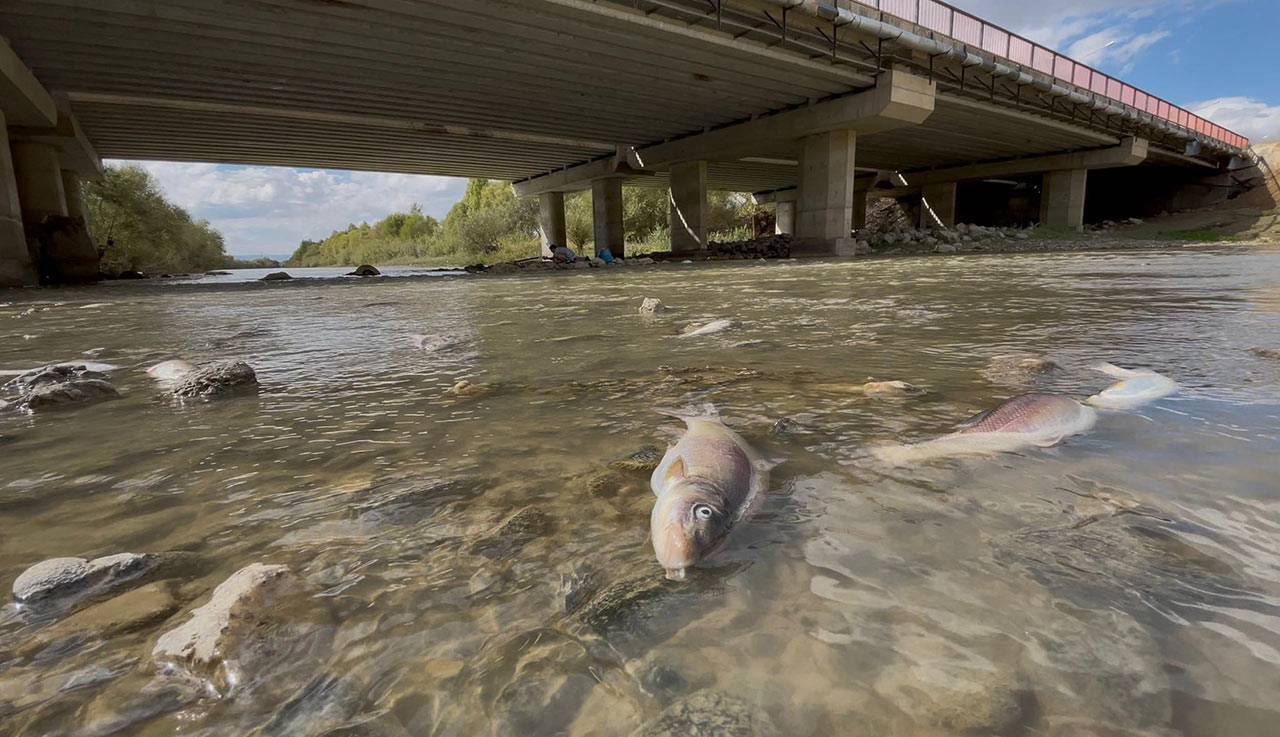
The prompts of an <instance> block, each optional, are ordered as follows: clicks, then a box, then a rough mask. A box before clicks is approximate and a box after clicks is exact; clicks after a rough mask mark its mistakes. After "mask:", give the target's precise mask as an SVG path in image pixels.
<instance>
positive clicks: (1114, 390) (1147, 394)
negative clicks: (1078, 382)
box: [1084, 363, 1178, 410]
mask: <svg viewBox="0 0 1280 737" xmlns="http://www.w3.org/2000/svg"><path fill="white" fill-rule="evenodd" d="M1093 370H1094V371H1101V372H1102V373H1104V374H1106V375H1108V376H1112V377H1115V378H1117V379H1120V381H1117V382H1116V383H1114V384H1112V385H1111V386H1109V387H1107V388H1106V389H1103V390H1102V391H1100V392H1098V393H1097V394H1094V395H1093V396H1092V397H1089V398H1088V399H1086V400H1084V401H1086V402H1088V403H1089V404H1091V405H1093V406H1094V407H1101V408H1102V409H1115V410H1127V409H1134V408H1137V407H1141V406H1142V405H1144V404H1150V403H1151V402H1154V401H1156V400H1157V399H1161V398H1163V397H1167V396H1169V395H1170V394H1173V393H1174V392H1176V391H1178V384H1177V382H1175V381H1174V380H1173V379H1170V378H1169V377H1168V376H1164V375H1163V374H1157V373H1156V372H1154V371H1150V370H1147V369H1124V368H1120V367H1119V366H1116V365H1113V364H1110V363H1100V364H1098V365H1097V366H1094V367H1093Z"/></svg>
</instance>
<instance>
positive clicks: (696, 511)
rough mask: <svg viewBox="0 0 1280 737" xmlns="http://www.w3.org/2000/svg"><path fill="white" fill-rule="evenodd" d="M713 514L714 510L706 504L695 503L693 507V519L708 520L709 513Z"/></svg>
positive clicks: (709, 517)
mask: <svg viewBox="0 0 1280 737" xmlns="http://www.w3.org/2000/svg"><path fill="white" fill-rule="evenodd" d="M713 514H715V510H714V509H712V508H711V507H710V506H708V505H706V504H697V505H694V507H693V516H694V518H695V519H700V520H704V521H705V520H709V519H711V515H713Z"/></svg>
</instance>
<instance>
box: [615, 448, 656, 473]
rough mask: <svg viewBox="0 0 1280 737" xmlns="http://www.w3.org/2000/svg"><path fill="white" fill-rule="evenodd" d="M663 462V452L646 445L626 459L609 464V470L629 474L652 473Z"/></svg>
mask: <svg viewBox="0 0 1280 737" xmlns="http://www.w3.org/2000/svg"><path fill="white" fill-rule="evenodd" d="M661 461H662V451H660V450H658V449H657V448H654V447H653V446H650V445H646V446H645V447H643V448H641V449H640V450H637V451H636V452H634V453H632V454H631V455H629V456H627V457H626V458H619V459H618V460H616V461H612V462H610V463H609V468H612V469H614V470H615V471H625V472H629V473H650V472H652V471H653V469H655V468H657V467H658V464H659V463H660V462H661Z"/></svg>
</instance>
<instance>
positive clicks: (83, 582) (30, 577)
mask: <svg viewBox="0 0 1280 737" xmlns="http://www.w3.org/2000/svg"><path fill="white" fill-rule="evenodd" d="M157 562H158V558H157V556H154V555H138V554H135V553H120V554H118V555H108V556H104V557H102V558H94V559H93V560H85V559H84V558H50V559H49V560H44V561H41V562H39V563H37V564H35V565H33V566H31V567H30V568H28V569H27V570H25V571H23V572H22V574H21V575H19V576H18V578H17V579H16V580H14V582H13V598H14V599H15V600H16V601H18V602H19V603H23V604H34V603H37V602H42V601H47V600H50V599H55V598H58V599H64V600H65V599H79V598H83V597H86V596H89V595H93V594H98V593H102V592H105V591H108V590H110V589H112V588H115V587H116V586H118V585H120V584H122V583H125V582H128V581H131V580H134V579H136V578H138V577H139V576H142V575H143V574H145V573H147V572H148V571H150V570H151V569H152V568H153V567H154V566H155V564H156V563H157Z"/></svg>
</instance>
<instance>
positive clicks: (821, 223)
mask: <svg viewBox="0 0 1280 737" xmlns="http://www.w3.org/2000/svg"><path fill="white" fill-rule="evenodd" d="M856 142H857V133H855V132H854V131H852V130H834V131H828V132H825V133H818V134H815V135H812V136H806V137H805V138H804V139H803V140H802V141H801V152H800V201H799V203H798V205H797V208H796V209H797V212H796V238H797V239H798V241H799V243H798V245H799V246H800V247H801V248H802V249H803V251H805V252H809V253H815V254H828V255H841V256H844V255H848V256H851V255H853V252H854V241H853V239H852V238H851V237H850V236H851V234H852V231H853V191H854V170H853V164H854V152H855V148H856Z"/></svg>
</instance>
